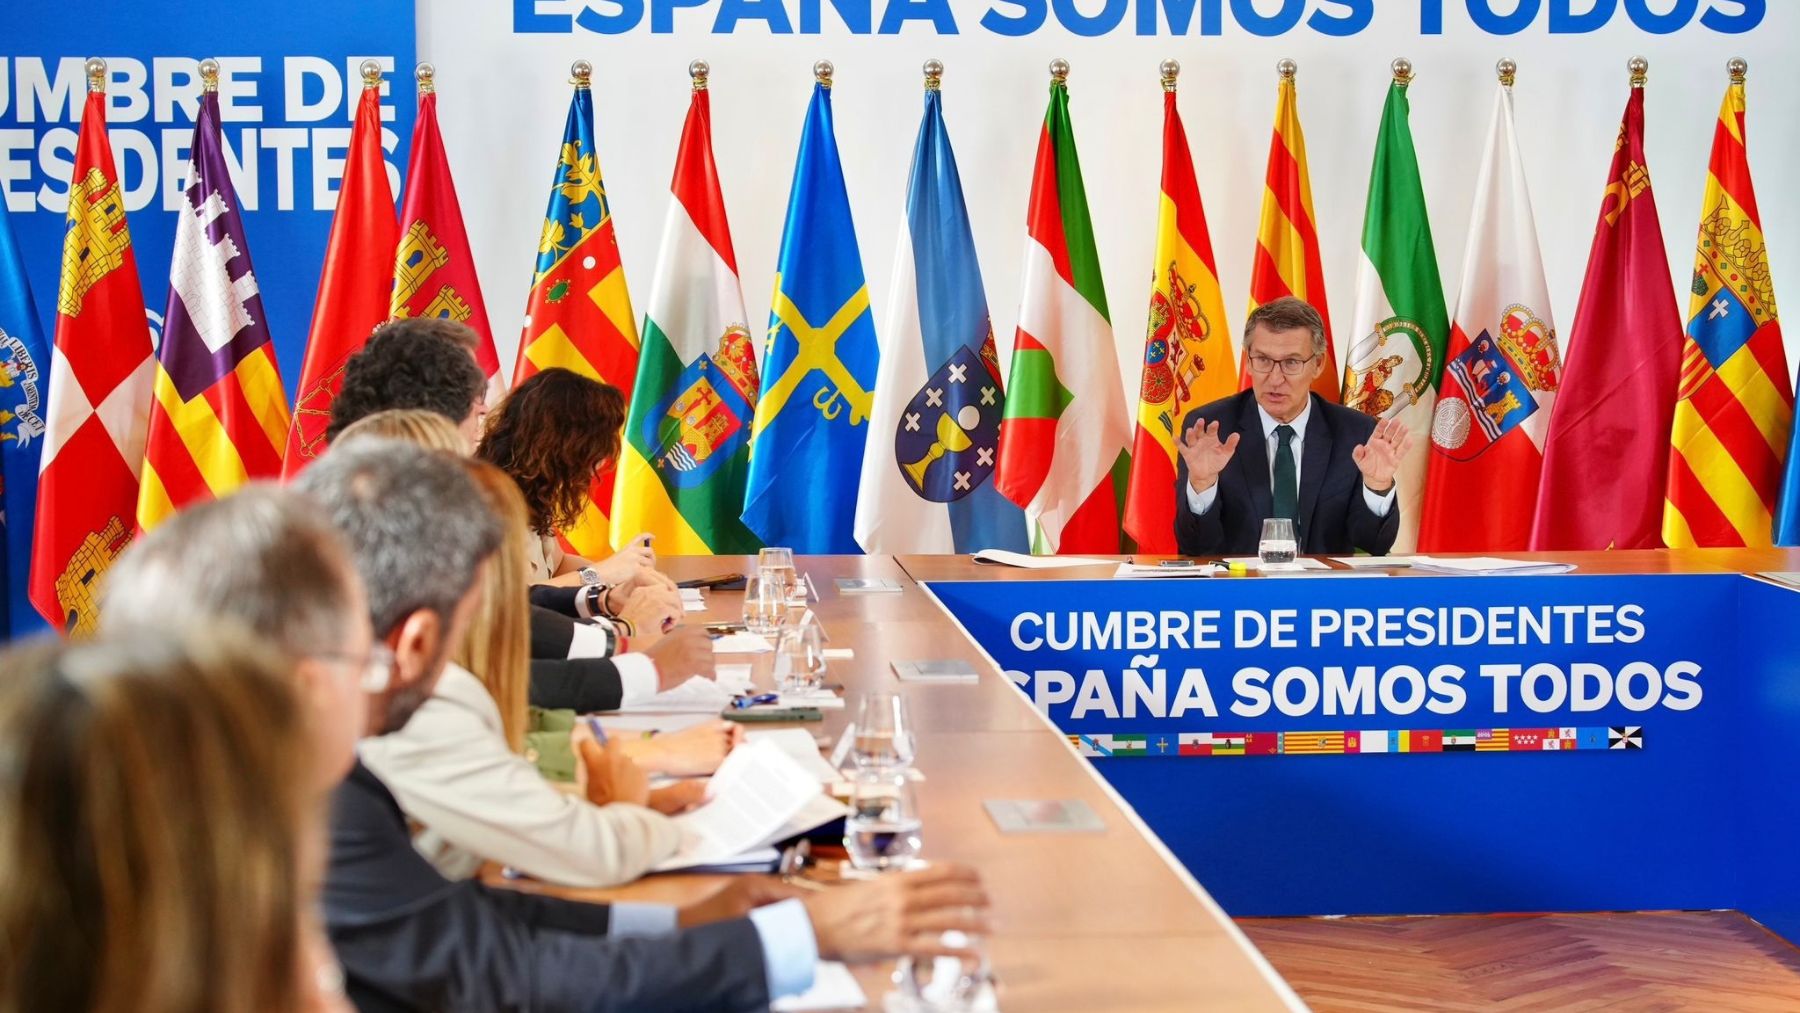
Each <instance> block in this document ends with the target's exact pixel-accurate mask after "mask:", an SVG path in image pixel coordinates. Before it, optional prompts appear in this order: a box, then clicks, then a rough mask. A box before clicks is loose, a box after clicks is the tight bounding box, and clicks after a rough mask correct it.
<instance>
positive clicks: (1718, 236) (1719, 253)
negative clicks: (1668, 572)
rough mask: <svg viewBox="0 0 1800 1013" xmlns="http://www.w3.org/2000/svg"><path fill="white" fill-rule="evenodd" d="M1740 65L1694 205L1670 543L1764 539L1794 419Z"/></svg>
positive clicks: (1767, 540) (1769, 534) (1667, 532)
mask: <svg viewBox="0 0 1800 1013" xmlns="http://www.w3.org/2000/svg"><path fill="white" fill-rule="evenodd" d="M1745 69H1746V68H1744V67H1743V66H1742V65H1741V64H1738V63H1735V62H1734V63H1733V64H1732V78H1731V84H1730V86H1729V87H1727V88H1726V90H1725V101H1724V104H1723V106H1722V107H1721V108H1720V109H1719V120H1718V125H1717V127H1716V128H1715V130H1714V132H1713V147H1712V162H1711V165H1710V168H1709V169H1708V173H1707V178H1706V199H1705V202H1704V203H1703V204H1702V205H1701V208H1700V238H1699V241H1698V249H1697V252H1696V254H1695V257H1694V284H1693V288H1692V290H1691V291H1692V294H1691V297H1690V298H1689V300H1688V327H1687V341H1686V343H1685V345H1684V346H1683V348H1682V361H1681V395H1680V400H1678V401H1676V402H1675V421H1674V429H1673V431H1672V433H1671V435H1670V439H1671V452H1670V455H1669V501H1668V505H1667V507H1666V508H1665V509H1664V512H1663V540H1664V541H1665V542H1667V543H1668V545H1669V547H1670V548H1671V549H1677V548H1680V549H1685V548H1693V547H1696V546H1698V547H1702V548H1716V547H1729V546H1750V547H1762V546H1767V545H1770V544H1772V543H1773V540H1774V537H1775V524H1774V517H1775V508H1776V499H1777V497H1778V496H1780V494H1781V473H1782V466H1783V464H1784V458H1785V456H1786V455H1787V450H1788V440H1789V438H1790V436H1791V435H1792V434H1791V430H1792V429H1793V424H1794V390H1793V388H1792V387H1791V386H1790V385H1789V382H1788V372H1787V351H1786V349H1784V348H1783V347H1782V344H1781V322H1780V320H1779V319H1778V318H1777V316H1776V312H1775V279H1774V278H1773V277H1772V276H1771V274H1770V272H1769V253H1768V249H1767V247H1766V246H1765V245H1764V243H1763V233H1762V214H1761V212H1760V211H1759V210H1758V209H1757V206H1756V188H1755V187H1754V186H1752V185H1751V183H1750V161H1749V157H1748V156H1747V155H1746V153H1745V150H1744V149H1745V144H1746V141H1747V138H1746V137H1745V133H1744V72H1745Z"/></svg>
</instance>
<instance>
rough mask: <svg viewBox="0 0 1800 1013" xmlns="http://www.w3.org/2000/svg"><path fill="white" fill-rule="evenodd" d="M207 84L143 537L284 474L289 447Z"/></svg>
mask: <svg viewBox="0 0 1800 1013" xmlns="http://www.w3.org/2000/svg"><path fill="white" fill-rule="evenodd" d="M202 73H203V74H205V73H206V72H205V71H204V70H203V71H202ZM204 80H205V90H204V91H203V92H202V93H201V96H200V111H199V114H198V115H197V116H195V117H194V140H193V144H192V149H193V153H192V155H191V156H190V158H189V161H188V174H187V186H186V188H185V189H184V190H183V191H182V203H181V208H180V210H179V212H178V214H179V216H180V217H179V218H178V219H177V221H176V223H175V254H174V257H173V259H172V260H171V262H170V264H169V302H168V308H167V311H166V312H165V313H164V314H163V339H162V348H161V349H160V350H159V352H158V354H157V368H156V387H155V400H154V401H152V402H151V406H150V435H149V439H148V441H147V442H146V443H145V446H144V471H143V485H142V488H141V489H140V490H139V493H138V504H137V523H138V528H139V529H140V530H143V531H148V530H150V529H151V528H153V527H155V526H156V525H157V524H159V523H161V522H162V521H163V520H165V519H167V518H168V516H169V515H170V514H173V513H174V512H175V511H176V510H178V509H180V508H181V507H184V506H186V505H188V504H189V503H193V502H196V501H201V500H207V499H212V498H214V497H217V496H223V495H225V494H226V493H228V492H230V491H232V490H233V489H236V488H237V487H238V486H240V485H242V484H244V483H245V482H246V481H249V480H250V479H255V478H271V477H274V476H276V475H279V474H281V452H282V447H283V445H284V444H285V443H286V441H287V432H288V410H287V391H286V390H285V389H284V388H283V387H282V385H281V372H280V370H279V369H277V368H276V365H275V343H274V339H273V338H271V337H270V335H269V326H268V314H267V313H266V312H264V310H263V301H262V294H261V292H260V291H259V288H258V285H257V280H256V273H255V272H254V271H253V270H252V269H251V265H250V244H249V243H248V241H246V239H245V236H244V220H243V218H242V216H241V215H240V214H239V213H238V198H237V192H236V191H235V190H234V189H232V186H231V177H230V175H229V174H228V173H227V171H226V168H225V144H224V141H223V139H222V138H221V137H220V135H219V94H218V77H217V75H216V74H212V75H208V76H206V77H205V78H204Z"/></svg>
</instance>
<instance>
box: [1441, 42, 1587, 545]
mask: <svg viewBox="0 0 1800 1013" xmlns="http://www.w3.org/2000/svg"><path fill="white" fill-rule="evenodd" d="M1444 354H1445V356H1446V363H1447V365H1445V367H1444V382H1443V387H1442V389H1441V390H1440V391H1439V392H1438V403H1437V410H1436V412H1435V413H1434V414H1433V417H1432V425H1431V455H1430V461H1429V463H1428V465H1427V468H1426V475H1425V499H1424V503H1423V505H1422V507H1421V510H1422V513H1421V515H1420V519H1419V548H1420V549H1421V550H1423V551H1425V552H1518V551H1522V550H1524V549H1526V548H1528V547H1529V546H1530V544H1531V514H1532V511H1533V510H1534V509H1535V508H1536V506H1537V494H1538V476H1539V473H1540V472H1541V471H1542V470H1543V467H1544V450H1543V447H1544V436H1545V433H1546V432H1547V431H1548V430H1549V428H1550V407H1551V405H1552V404H1553V403H1554V402H1555V399H1556V388H1557V386H1558V384H1559V383H1560V382H1561V378H1562V357H1561V354H1560V352H1559V351H1558V348H1557V340H1556V326H1555V324H1554V323H1553V322H1552V320H1551V317H1550V289H1549V286H1548V285H1546V284H1545V282H1544V260H1543V256H1542V254H1541V253H1540V252H1539V250H1538V237H1537V224H1536V222H1535V220H1534V219H1533V218H1532V215H1531V193H1530V190H1529V188H1528V187H1527V186H1526V181H1525V159H1524V155H1523V152H1521V150H1520V148H1519V135H1518V132H1517V131H1516V130H1515V129H1514V126H1513V103H1512V75H1511V71H1510V65H1507V66H1506V67H1503V68H1502V77H1501V83H1500V85H1499V86H1498V88H1497V90H1496V91H1495V94H1494V117H1493V126H1492V127H1491V128H1490V129H1489V131H1488V142H1487V151H1486V152H1485V153H1484V154H1483V156H1482V159H1481V169H1480V175H1479V176H1477V177H1476V180H1475V206H1474V210H1473V211H1471V212H1470V221H1469V245H1468V249H1467V252H1466V253H1465V254H1464V255H1463V277H1462V295H1461V296H1460V297H1459V299H1458V302H1457V305H1456V319H1455V320H1454V321H1453V322H1452V323H1451V326H1450V347H1449V348H1448V349H1447V350H1446V351H1445V353H1444Z"/></svg>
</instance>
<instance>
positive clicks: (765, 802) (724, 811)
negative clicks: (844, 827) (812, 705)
mask: <svg viewBox="0 0 1800 1013" xmlns="http://www.w3.org/2000/svg"><path fill="white" fill-rule="evenodd" d="M815 751H816V748H815ZM706 796H707V801H706V802H705V803H704V804H702V805H701V806H700V808H698V809H695V810H693V811H691V812H685V813H682V814H681V815H679V816H676V817H674V820H675V825H676V826H678V827H679V828H680V829H681V849H680V850H679V851H677V852H676V853H675V854H674V855H673V856H672V857H670V858H669V859H668V860H667V861H664V862H663V863H662V864H660V865H658V866H657V867H656V871H658V872H669V871H673V870H675V869H691V868H695V867H697V866H721V865H736V864H746V863H747V858H746V856H750V853H753V852H762V851H764V850H765V849H767V848H768V847H769V846H770V845H772V844H774V843H775V842H776V841H780V840H783V839H785V838H788V837H793V836H794V835H796V834H803V833H805V832H807V831H808V830H812V829H814V828H815V827H818V826H820V825H822V824H825V823H829V822H831V821H832V820H834V819H837V818H838V817H840V816H842V815H844V814H845V813H847V812H848V811H849V810H847V809H845V808H844V806H842V805H841V804H839V803H837V802H835V801H833V800H832V799H830V798H828V797H826V796H825V795H824V794H823V793H822V792H820V791H819V779H818V777H817V776H816V775H815V774H814V772H812V771H809V770H807V769H806V768H805V767H802V766H801V765H800V763H799V762H798V761H796V760H795V759H794V758H793V757H791V756H789V755H788V754H787V752H786V751H785V750H784V749H783V748H782V747H781V746H780V745H777V744H776V743H774V742H771V741H768V740H764V741H760V742H746V743H744V744H743V745H741V746H739V747H738V748H736V749H734V750H732V751H731V755H730V756H727V757H725V762H724V763H722V764H720V765H719V770H718V773H716V774H714V775H713V777H712V781H711V782H710V783H709V784H708V785H707V789H706ZM750 857H761V856H750Z"/></svg>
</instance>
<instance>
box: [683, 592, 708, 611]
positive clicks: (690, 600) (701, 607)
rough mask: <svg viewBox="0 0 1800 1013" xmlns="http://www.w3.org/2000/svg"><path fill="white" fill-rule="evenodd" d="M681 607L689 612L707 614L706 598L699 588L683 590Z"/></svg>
mask: <svg viewBox="0 0 1800 1013" xmlns="http://www.w3.org/2000/svg"><path fill="white" fill-rule="evenodd" d="M680 590H681V607H682V608H683V609H685V610H687V611H689V612H705V611H706V596H705V595H703V594H701V593H700V589H699V588H697V587H684V588H681V589H680Z"/></svg>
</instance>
